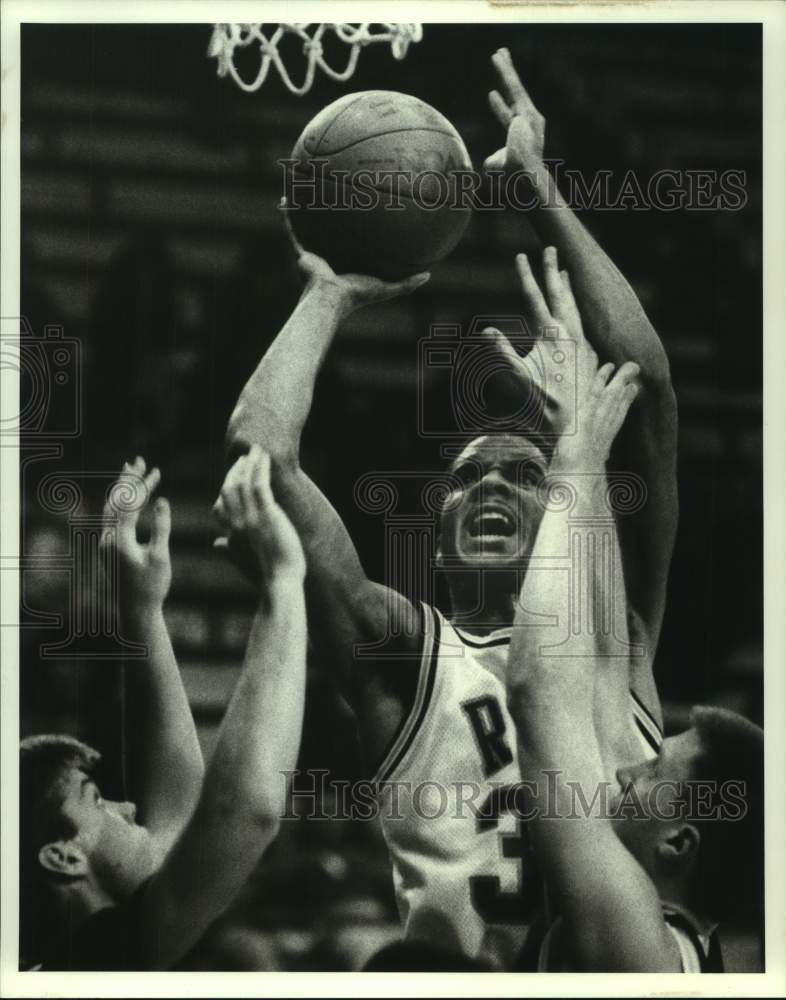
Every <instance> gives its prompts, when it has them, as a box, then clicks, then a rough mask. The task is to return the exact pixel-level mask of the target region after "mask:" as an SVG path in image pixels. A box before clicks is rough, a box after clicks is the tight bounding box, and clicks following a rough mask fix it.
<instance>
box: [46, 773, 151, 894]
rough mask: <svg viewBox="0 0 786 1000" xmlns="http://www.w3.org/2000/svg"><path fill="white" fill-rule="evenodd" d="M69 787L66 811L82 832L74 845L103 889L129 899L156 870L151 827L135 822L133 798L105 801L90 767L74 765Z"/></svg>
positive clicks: (68, 778) (65, 785) (65, 800)
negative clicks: (88, 769) (89, 770)
mask: <svg viewBox="0 0 786 1000" xmlns="http://www.w3.org/2000/svg"><path fill="white" fill-rule="evenodd" d="M64 787H65V799H64V802H63V805H62V813H63V815H64V816H66V817H67V818H68V819H69V820H70V821H71V823H73V825H74V828H75V829H76V831H77V832H76V834H75V835H74V836H73V838H72V841H73V843H74V844H76V845H77V846H78V847H79V848H80V849H81V851H82V852H83V853H84V855H85V857H86V858H87V862H88V864H89V868H90V872H91V874H92V875H93V876H94V878H95V880H96V882H97V883H98V884H99V885H100V886H101V888H102V889H104V890H105V891H106V892H107V893H109V895H111V896H112V897H114V898H116V899H122V898H125V897H126V896H128V895H130V894H131V893H132V892H134V891H135V890H136V889H137V888H138V887H139V886H140V885H141V884H142V882H144V881H145V880H146V879H147V878H149V877H150V875H152V874H153V871H154V870H155V861H154V851H153V843H152V838H151V835H150V831H149V830H148V829H147V828H146V827H144V826H140V825H139V824H138V823H137V822H136V806H135V805H134V804H133V803H132V802H112V801H109V800H106V799H104V798H103V797H102V796H101V793H100V792H99V790H98V787H97V785H96V783H95V781H93V779H92V778H91V777H90V775H89V774H87V773H86V772H85V771H83V770H81V769H79V768H76V767H75V768H72V769H71V770H70V771H69V773H68V775H67V776H66V778H65V783H64Z"/></svg>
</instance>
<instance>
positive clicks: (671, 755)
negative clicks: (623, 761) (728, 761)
mask: <svg viewBox="0 0 786 1000" xmlns="http://www.w3.org/2000/svg"><path fill="white" fill-rule="evenodd" d="M701 757H702V744H701V737H700V736H699V732H698V730H697V729H695V728H691V729H687V730H686V731H685V732H684V733H680V734H679V736H669V737H667V738H666V739H665V740H664V741H663V744H662V745H661V749H660V752H659V753H658V756H657V757H654V758H653V759H652V760H647V761H643V762H642V763H640V764H635V765H633V766H631V767H621V768H620V769H619V770H618V771H617V781H618V782H619V786H620V788H619V792H618V794H617V795H616V796H615V797H613V798H612V800H611V803H610V806H611V809H612V814H615V813H616V807H617V806H618V805H619V804H620V803H622V802H630V801H631V800H632V799H633V798H634V797H635V801H636V803H637V805H638V804H640V805H641V812H640V816H639V817H636V816H635V815H634V814H633V810H629V811H627V812H625V811H624V810H623V813H624V814H623V815H620V816H618V817H617V818H616V819H615V820H614V827H615V831H616V833H617V836H618V837H619V838H620V840H621V841H622V842H623V843H624V844H625V846H626V847H627V848H628V850H629V851H630V852H631V854H633V855H634V857H635V858H636V859H637V860H638V861H639V862H640V863H641V864H642V865H643V867H644V868H645V869H646V870H647V871H648V872H650V874H654V872H655V868H656V865H657V860H658V855H659V853H662V847H663V845H664V844H665V843H666V842H667V841H668V840H669V839H670V838H673V837H674V836H675V833H677V832H678V831H679V830H680V829H681V828H685V826H686V825H687V824H688V823H689V819H687V818H685V817H684V816H682V815H681V802H682V801H684V796H685V794H686V793H685V789H684V784H685V782H688V781H695V780H696V779H697V778H698V777H699V775H700V773H701ZM641 817H643V818H641Z"/></svg>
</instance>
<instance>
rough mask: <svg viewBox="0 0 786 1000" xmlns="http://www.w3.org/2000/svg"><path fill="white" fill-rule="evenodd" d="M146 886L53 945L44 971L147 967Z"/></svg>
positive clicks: (121, 970)
mask: <svg viewBox="0 0 786 1000" xmlns="http://www.w3.org/2000/svg"><path fill="white" fill-rule="evenodd" d="M147 887H148V883H147V882H145V883H143V885H141V886H140V887H139V889H137V891H136V892H135V893H134V894H133V896H130V897H129V898H128V899H126V900H124V901H123V902H122V903H120V904H118V905H117V906H108V907H106V908H105V909H103V910H98V911H97V912H96V913H93V914H92V915H91V916H90V917H88V919H87V920H85V921H84V922H83V923H81V924H79V925H78V926H77V927H76V928H74V929H73V931H70V932H66V933H65V934H63V935H62V936H61V937H60V938H59V940H58V941H56V942H52V946H51V949H50V950H49V952H48V954H47V955H46V957H45V958H44V960H43V962H42V964H41V971H43V972H136V971H141V970H145V969H148V968H149V964H148V963H147V962H146V961H145V960H144V958H143V949H142V928H143V926H144V924H143V921H144V919H145V916H144V914H143V906H144V901H145V892H146V890H147Z"/></svg>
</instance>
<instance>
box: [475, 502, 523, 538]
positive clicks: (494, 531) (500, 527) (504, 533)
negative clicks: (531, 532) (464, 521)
mask: <svg viewBox="0 0 786 1000" xmlns="http://www.w3.org/2000/svg"><path fill="white" fill-rule="evenodd" d="M467 528H468V531H469V536H470V538H511V537H512V536H513V535H514V534H515V533H516V522H515V521H514V519H513V517H512V515H511V514H510V513H509V512H508V511H507V510H505V509H504V508H502V507H482V508H481V509H480V510H479V511H478V512H477V513H476V514H474V515H473V516H472V517H471V518H470V520H469V523H468V525H467Z"/></svg>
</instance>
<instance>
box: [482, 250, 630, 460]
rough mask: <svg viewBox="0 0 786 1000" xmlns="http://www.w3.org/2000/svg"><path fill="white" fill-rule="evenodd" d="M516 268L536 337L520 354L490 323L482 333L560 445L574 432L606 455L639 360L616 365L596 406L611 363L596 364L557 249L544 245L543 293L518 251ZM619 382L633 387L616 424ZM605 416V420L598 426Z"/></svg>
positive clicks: (579, 439) (582, 443)
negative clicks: (600, 404)
mask: <svg viewBox="0 0 786 1000" xmlns="http://www.w3.org/2000/svg"><path fill="white" fill-rule="evenodd" d="M516 268H517V271H518V275H519V280H520V282H521V290H522V293H523V295H524V303H525V308H526V311H527V313H528V315H529V319H530V322H531V326H532V328H533V330H534V333H535V336H536V340H535V343H534V345H533V347H532V349H531V351H530V352H529V354H527V355H526V357H522V356H521V355H519V354H518V352H517V351H516V350H515V348H514V347H513V345H512V344H511V343H510V342H509V341H508V339H507V338H506V337H505V335H504V334H503V333H502V332H501V331H499V330H497V329H495V328H493V327H489V328H487V329H485V330H484V331H483V335H484V336H485V337H486V338H487V339H488V340H489V342H490V343H491V345H492V346H493V348H494V350H495V351H496V352H497V355H498V356H499V358H500V360H501V361H502V363H503V365H504V366H505V367H506V368H507V370H508V371H509V372H510V373H511V374H512V375H513V377H514V378H516V379H517V380H518V382H519V385H520V391H521V395H522V397H523V398H527V397H528V398H529V399H531V400H532V408H531V412H532V413H534V414H535V415H536V416H537V417H540V419H541V420H542V428H541V429H542V430H543V431H545V432H546V433H548V434H550V435H551V436H554V437H558V438H560V447H561V448H562V447H563V446H564V443H565V442H566V441H567V439H569V438H574V437H575V438H576V441H577V442H578V444H579V445H580V446H581V447H582V448H584V449H592V450H593V453H594V451H596V450H598V449H599V450H600V451H601V452H603V460H604V461H605V457H606V456H607V455H608V450H609V448H610V447H611V443H612V441H613V440H614V437H615V436H616V434H617V431H618V430H619V428H620V426H621V423H622V420H624V416H625V413H627V409H628V407H629V406H630V404H631V403H632V402H633V399H634V398H635V394H636V392H635V390H636V387H635V384H633V380H634V379H635V378H636V376H637V375H638V372H639V368H638V365H634V364H632V363H630V362H628V363H626V364H625V365H623V366H622V367H621V368H620V370H619V372H618V373H617V375H616V376H615V379H614V380H613V383H609V388H611V386H612V384H613V385H614V389H613V391H612V393H611V396H610V397H608V398H607V397H604V405H603V407H602V408H601V409H598V407H597V405H596V404H597V399H596V397H597V393H598V382H597V380H598V378H599V377H601V378H603V385H604V386H605V385H606V382H608V379H609V377H610V375H611V372H612V371H613V369H614V366H613V365H604V366H603V368H602V369H599V365H598V356H597V354H596V353H595V351H594V350H593V348H592V346H591V345H590V343H589V341H588V340H587V339H586V337H585V336H584V330H583V327H582V323H581V316H580V314H579V310H578V307H577V306H576V300H575V299H574V297H573V292H572V289H571V285H570V279H569V277H568V273H567V271H560V270H559V263H558V258H557V251H556V249H555V248H554V247H546V249H545V250H544V251H543V274H544V285H545V290H546V294H545V296H544V294H543V292H542V291H541V289H540V287H539V285H538V283H537V281H536V280H535V276H534V275H533V273H532V269H531V268H530V264H529V260H528V258H527V256H526V254H519V255H518V256H517V257H516ZM617 380H619V381H617ZM623 385H632V388H631V392H630V393H628V394H626V397H625V398H626V399H627V406H626V407H625V409H624V412H623V413H622V416H621V417H620V422H619V424H616V425H615V420H616V414H617V409H616V408H612V407H611V406H610V404H611V399H612V398H614V399H616V394H617V391H618V389H620V388H622V386H623ZM628 397H629V398H628ZM612 411H613V412H612ZM606 418H608V423H607V425H604V426H600V422H602V420H603V419H606ZM612 418H613V419H612ZM609 433H610V435H611V436H610V437H609V436H608V434H609Z"/></svg>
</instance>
